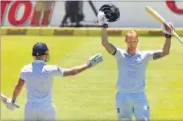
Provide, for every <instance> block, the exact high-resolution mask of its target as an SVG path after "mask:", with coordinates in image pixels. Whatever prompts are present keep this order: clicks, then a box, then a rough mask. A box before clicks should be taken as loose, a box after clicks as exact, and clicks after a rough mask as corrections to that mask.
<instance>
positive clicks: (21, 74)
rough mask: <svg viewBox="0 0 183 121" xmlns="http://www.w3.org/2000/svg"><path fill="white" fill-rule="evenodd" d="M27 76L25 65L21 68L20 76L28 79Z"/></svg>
mask: <svg viewBox="0 0 183 121" xmlns="http://www.w3.org/2000/svg"><path fill="white" fill-rule="evenodd" d="M25 77H26V76H25V68H24V67H23V68H22V69H21V71H20V78H21V79H22V80H24V81H25V80H26V78H25Z"/></svg>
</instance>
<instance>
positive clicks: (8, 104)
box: [6, 98, 19, 110]
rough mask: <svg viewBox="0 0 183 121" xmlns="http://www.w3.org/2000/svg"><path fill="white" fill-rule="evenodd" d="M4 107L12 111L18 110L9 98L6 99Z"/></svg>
mask: <svg viewBox="0 0 183 121" xmlns="http://www.w3.org/2000/svg"><path fill="white" fill-rule="evenodd" d="M6 107H7V108H8V109H9V110H14V109H15V108H19V106H18V105H17V104H15V103H14V102H13V100H12V99H11V98H8V99H7V101H6Z"/></svg>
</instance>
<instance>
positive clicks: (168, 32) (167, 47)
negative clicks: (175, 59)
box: [153, 22, 174, 60]
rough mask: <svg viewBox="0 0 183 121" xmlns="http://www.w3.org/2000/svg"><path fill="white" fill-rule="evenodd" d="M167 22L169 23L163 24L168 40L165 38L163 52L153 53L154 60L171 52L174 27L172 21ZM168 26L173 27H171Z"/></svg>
mask: <svg viewBox="0 0 183 121" xmlns="http://www.w3.org/2000/svg"><path fill="white" fill-rule="evenodd" d="M166 24H167V25H165V24H164V25H163V30H164V31H163V32H164V34H165V37H166V40H165V43H164V45H163V48H162V51H161V52H156V53H154V54H153V59H154V60H156V59H159V58H162V57H165V56H166V55H168V54H169V52H170V47H171V33H172V30H173V29H174V28H173V25H172V23H171V22H166ZM168 26H169V27H171V29H170V28H169V27H168Z"/></svg>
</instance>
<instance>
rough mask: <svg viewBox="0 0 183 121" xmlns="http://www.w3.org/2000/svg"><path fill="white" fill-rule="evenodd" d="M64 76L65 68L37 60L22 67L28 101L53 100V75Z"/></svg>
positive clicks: (21, 74)
mask: <svg viewBox="0 0 183 121" xmlns="http://www.w3.org/2000/svg"><path fill="white" fill-rule="evenodd" d="M54 76H63V69H62V68H60V67H58V66H56V65H46V63H45V62H44V61H41V60H35V61H33V62H32V63H30V64H28V65H25V66H24V67H23V68H22V69H21V73H20V78H21V79H23V80H24V81H25V83H26V89H27V101H28V102H43V101H47V102H52V86H53V77H54Z"/></svg>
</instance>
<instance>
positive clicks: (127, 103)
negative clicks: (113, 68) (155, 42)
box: [98, 10, 173, 121]
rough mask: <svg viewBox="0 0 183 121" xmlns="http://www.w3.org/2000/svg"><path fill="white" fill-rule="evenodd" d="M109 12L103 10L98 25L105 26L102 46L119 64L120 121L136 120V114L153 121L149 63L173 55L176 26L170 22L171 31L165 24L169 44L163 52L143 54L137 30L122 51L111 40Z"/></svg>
mask: <svg viewBox="0 0 183 121" xmlns="http://www.w3.org/2000/svg"><path fill="white" fill-rule="evenodd" d="M108 11H110V10H108ZM106 13H107V12H106ZM106 13H104V12H103V11H100V12H99V13H98V22H99V24H100V25H101V26H102V28H101V31H102V32H101V33H102V36H101V39H102V45H103V47H104V48H105V49H106V51H107V52H108V53H109V54H110V55H112V56H114V58H115V59H116V61H117V67H118V79H117V89H118V92H117V94H116V111H117V115H118V117H117V118H118V120H125V121H126V120H132V116H133V115H134V117H135V119H136V120H138V121H148V120H150V106H149V103H148V100H147V97H146V93H145V86H146V83H145V81H146V79H145V75H146V68H147V64H148V62H149V61H151V60H157V59H160V58H163V57H165V56H166V55H168V54H169V52H170V46H171V34H172V30H173V26H172V24H171V22H166V24H167V25H168V26H170V27H171V29H169V28H168V26H167V25H165V24H164V25H163V26H162V27H163V32H164V35H165V43H164V45H163V47H162V48H161V49H160V50H155V51H148V50H147V51H140V50H139V49H138V48H137V47H138V43H139V41H140V40H139V39H138V34H137V33H136V32H135V31H129V32H128V33H127V34H126V37H125V40H124V41H125V42H126V45H127V48H126V49H121V48H118V47H116V46H114V45H113V44H112V43H110V42H109V40H108V35H107V28H108V18H109V16H110V15H109V16H108V18H107V17H106V15H105V14H106Z"/></svg>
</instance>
